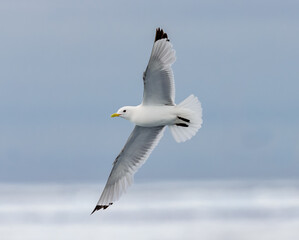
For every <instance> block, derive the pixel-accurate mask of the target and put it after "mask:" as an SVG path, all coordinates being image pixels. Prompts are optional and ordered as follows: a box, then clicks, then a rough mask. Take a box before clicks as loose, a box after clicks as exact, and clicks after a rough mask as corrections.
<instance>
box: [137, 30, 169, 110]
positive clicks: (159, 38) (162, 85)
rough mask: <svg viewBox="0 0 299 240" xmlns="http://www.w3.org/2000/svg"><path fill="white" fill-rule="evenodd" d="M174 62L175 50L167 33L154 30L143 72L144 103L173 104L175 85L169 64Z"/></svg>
mask: <svg viewBox="0 0 299 240" xmlns="http://www.w3.org/2000/svg"><path fill="white" fill-rule="evenodd" d="M174 62H175V51H174V49H173V48H172V44H171V43H170V42H169V39H168V37H167V34H166V33H164V32H163V30H162V29H159V28H158V29H157V30H156V38H155V42H154V46H153V49H152V53H151V56H150V60H149V63H148V65H147V68H146V70H145V72H144V73H143V83H144V93H143V102H142V104H144V105H174V98H175V87H174V76H173V72H172V69H171V65H172V64H173V63H174Z"/></svg>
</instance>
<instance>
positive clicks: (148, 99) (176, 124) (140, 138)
mask: <svg viewBox="0 0 299 240" xmlns="http://www.w3.org/2000/svg"><path fill="white" fill-rule="evenodd" d="M175 59H176V57H175V51H174V50H173V48H172V44H171V43H170V41H169V39H168V36H167V34H166V33H165V32H164V31H163V29H160V28H157V29H156V36H155V41H154V45H153V49H152V52H151V56H150V59H149V62H148V65H147V67H146V70H145V72H144V73H143V83H144V92H143V100H142V103H141V104H140V105H138V106H125V107H122V108H120V109H119V110H118V111H117V112H116V113H113V114H112V115H111V117H121V118H124V119H126V120H129V121H131V122H132V123H134V124H135V128H134V130H133V132H132V133H131V135H130V136H129V138H128V140H127V142H126V144H125V146H124V147H123V149H122V150H121V152H120V153H119V155H118V156H117V157H116V159H115V161H114V162H113V168H112V170H111V173H110V175H109V178H108V180H107V183H106V185H105V188H104V190H103V192H102V195H101V197H100V199H99V201H98V202H97V205H96V207H95V208H94V210H93V211H92V213H91V214H93V213H94V212H95V211H97V210H100V209H106V208H108V207H109V206H110V205H112V204H113V202H115V201H117V200H118V199H119V198H120V196H121V195H122V194H123V193H125V192H126V190H127V188H128V187H129V186H130V185H131V184H132V183H133V177H134V174H135V173H136V172H137V170H138V169H139V168H140V167H141V165H143V164H144V163H145V161H146V160H147V158H148V157H149V155H150V153H151V152H152V151H153V149H154V148H155V147H156V146H157V144H158V142H159V141H160V139H161V138H162V136H163V132H164V130H165V128H166V126H168V127H169V128H170V131H171V133H172V136H173V138H174V139H175V141H176V142H184V141H186V140H188V139H190V138H192V137H193V136H194V135H195V134H196V132H197V131H198V129H200V127H201V125H202V108H201V104H200V102H199V101H198V99H197V97H195V96H194V95H190V96H189V97H187V98H186V99H185V100H184V101H182V102H181V103H179V104H178V105H176V104H175V102H174V98H175V87H174V76H173V72H172V69H171V65H172V64H173V63H174V62H175Z"/></svg>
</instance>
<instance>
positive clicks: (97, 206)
mask: <svg viewBox="0 0 299 240" xmlns="http://www.w3.org/2000/svg"><path fill="white" fill-rule="evenodd" d="M112 204H113V203H109V204H108V205H96V207H95V208H94V209H93V211H92V212H91V214H90V215H92V214H93V213H94V212H95V211H98V210H100V209H103V210H105V209H106V208H107V207H109V206H110V205H112Z"/></svg>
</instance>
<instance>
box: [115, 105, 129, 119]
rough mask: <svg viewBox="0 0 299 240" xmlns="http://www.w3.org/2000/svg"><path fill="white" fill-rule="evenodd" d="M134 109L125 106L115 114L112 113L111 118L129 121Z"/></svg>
mask: <svg viewBox="0 0 299 240" xmlns="http://www.w3.org/2000/svg"><path fill="white" fill-rule="evenodd" d="M133 108H134V107H131V106H125V107H122V108H120V109H118V111H117V112H116V113H113V114H112V115H111V117H122V118H124V119H127V120H130V119H131V117H132V113H133V110H134V109H133Z"/></svg>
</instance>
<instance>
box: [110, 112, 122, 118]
mask: <svg viewBox="0 0 299 240" xmlns="http://www.w3.org/2000/svg"><path fill="white" fill-rule="evenodd" d="M119 116H120V114H118V113H113V114H112V115H111V117H119Z"/></svg>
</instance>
